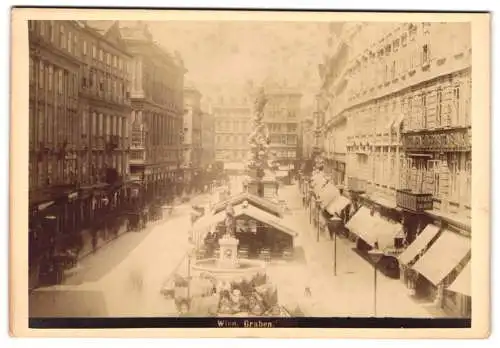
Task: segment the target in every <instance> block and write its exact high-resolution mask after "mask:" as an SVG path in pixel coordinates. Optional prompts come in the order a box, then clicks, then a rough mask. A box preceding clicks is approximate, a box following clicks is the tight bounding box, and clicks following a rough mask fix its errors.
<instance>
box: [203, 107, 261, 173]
mask: <svg viewBox="0 0 500 348" xmlns="http://www.w3.org/2000/svg"><path fill="white" fill-rule="evenodd" d="M212 115H213V117H214V123H215V160H216V161H223V162H225V164H224V166H225V168H226V169H230V170H235V171H241V170H243V169H244V168H245V165H246V160H247V158H248V155H249V144H248V137H249V135H250V133H251V131H252V108H251V105H250V103H249V102H248V99H246V100H245V99H243V100H242V99H237V98H232V99H231V98H228V99H227V100H224V98H222V97H221V98H219V99H218V100H216V101H215V103H214V104H213V105H212Z"/></svg>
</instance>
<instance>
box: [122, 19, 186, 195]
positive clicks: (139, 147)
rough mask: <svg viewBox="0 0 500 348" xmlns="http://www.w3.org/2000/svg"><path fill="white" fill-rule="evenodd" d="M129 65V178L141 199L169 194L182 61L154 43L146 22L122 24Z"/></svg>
mask: <svg viewBox="0 0 500 348" xmlns="http://www.w3.org/2000/svg"><path fill="white" fill-rule="evenodd" d="M120 34H121V36H122V38H123V40H124V41H125V43H126V45H127V48H128V50H129V52H130V53H131V54H132V56H133V58H132V60H131V63H130V75H131V86H130V100H131V105H132V111H131V113H130V115H131V116H130V117H131V118H130V124H131V125H130V127H131V144H130V161H129V164H130V175H131V177H132V178H133V179H134V180H136V181H137V182H140V183H141V184H142V185H143V188H144V190H143V192H144V197H145V200H146V201H152V200H154V199H156V198H160V197H164V196H165V195H166V194H167V195H168V194H171V192H170V191H171V189H172V187H173V186H172V183H174V182H180V181H181V179H182V170H181V168H180V165H181V163H182V148H181V144H180V143H181V138H182V127H183V110H184V106H183V104H184V101H183V89H184V74H185V73H186V69H185V68H184V64H183V61H182V59H181V57H180V56H179V55H178V54H171V53H169V52H167V51H165V50H163V49H162V48H161V47H160V46H158V45H157V44H156V43H155V42H154V41H153V37H152V35H151V33H150V32H149V28H148V26H147V24H145V23H143V22H141V21H135V22H122V23H121V26H120Z"/></svg>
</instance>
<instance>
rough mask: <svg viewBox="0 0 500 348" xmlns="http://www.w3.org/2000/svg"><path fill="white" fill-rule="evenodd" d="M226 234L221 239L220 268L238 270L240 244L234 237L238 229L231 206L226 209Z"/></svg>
mask: <svg viewBox="0 0 500 348" xmlns="http://www.w3.org/2000/svg"><path fill="white" fill-rule="evenodd" d="M225 225H226V232H225V234H224V236H222V238H221V239H219V248H220V255H219V260H218V266H219V267H222V268H237V267H238V244H239V241H238V239H237V238H235V237H234V232H235V228H236V220H235V216H234V209H233V207H232V205H231V204H229V205H228V206H227V208H226V219H225Z"/></svg>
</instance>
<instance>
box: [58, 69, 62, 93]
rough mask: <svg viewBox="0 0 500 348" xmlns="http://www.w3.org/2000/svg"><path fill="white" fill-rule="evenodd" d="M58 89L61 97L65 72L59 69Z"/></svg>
mask: <svg viewBox="0 0 500 348" xmlns="http://www.w3.org/2000/svg"><path fill="white" fill-rule="evenodd" d="M57 87H58V91H57V92H58V93H59V94H60V95H62V94H63V71H62V70H61V69H59V70H58V71H57Z"/></svg>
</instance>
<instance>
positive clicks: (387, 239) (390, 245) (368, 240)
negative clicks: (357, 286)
mask: <svg viewBox="0 0 500 348" xmlns="http://www.w3.org/2000/svg"><path fill="white" fill-rule="evenodd" d="M346 228H347V229H348V230H349V231H350V232H351V233H352V234H354V235H356V236H357V238H356V249H357V251H358V253H359V254H360V255H361V256H363V257H367V256H368V252H369V251H372V250H378V251H381V252H382V253H383V254H384V256H383V257H382V259H381V260H380V262H379V263H378V264H377V266H378V267H379V268H380V270H381V271H382V272H383V273H385V274H386V275H387V276H389V277H392V278H399V265H398V260H397V258H396V257H395V255H394V252H393V250H394V249H395V248H396V246H397V243H398V238H399V236H400V233H401V230H402V228H403V227H402V225H401V224H400V223H395V222H393V221H390V220H388V219H385V218H384V217H382V216H381V215H380V214H378V213H376V212H375V211H374V210H373V209H371V210H370V209H368V208H367V207H364V206H363V207H361V208H360V209H359V210H358V211H357V212H356V214H354V216H353V217H352V218H351V219H350V220H349V221H348V222H347V224H346Z"/></svg>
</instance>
